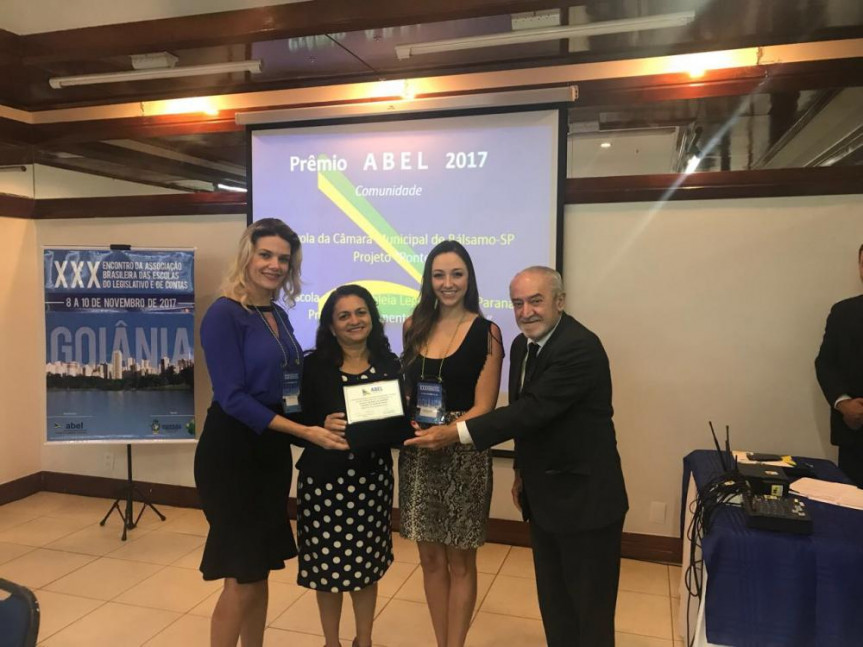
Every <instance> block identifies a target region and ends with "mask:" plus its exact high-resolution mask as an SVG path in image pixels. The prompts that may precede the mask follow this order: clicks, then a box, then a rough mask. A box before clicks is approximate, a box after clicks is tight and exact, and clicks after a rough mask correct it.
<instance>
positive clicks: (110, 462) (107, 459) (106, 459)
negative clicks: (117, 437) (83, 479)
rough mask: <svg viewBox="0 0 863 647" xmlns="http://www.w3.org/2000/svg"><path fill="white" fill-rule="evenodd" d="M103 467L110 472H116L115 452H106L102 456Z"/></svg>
mask: <svg viewBox="0 0 863 647" xmlns="http://www.w3.org/2000/svg"><path fill="white" fill-rule="evenodd" d="M102 467H103V468H104V469H105V470H106V471H108V472H113V471H114V452H105V455H104V456H102Z"/></svg>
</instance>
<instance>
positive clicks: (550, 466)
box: [467, 313, 628, 532]
mask: <svg viewBox="0 0 863 647" xmlns="http://www.w3.org/2000/svg"><path fill="white" fill-rule="evenodd" d="M526 352H527V339H526V338H525V336H524V335H519V336H518V337H516V339H515V340H514V341H513V343H512V348H511V351H510V362H511V363H510V374H509V396H510V404H509V406H506V407H502V408H500V409H496V410H495V411H491V412H489V413H487V414H485V415H482V416H479V417H477V418H473V419H471V420H469V421H468V423H467V426H468V431H469V432H470V435H471V438H472V439H473V441H474V444H475V445H476V447H477V448H478V449H486V448H488V447H490V446H492V445H496V444H498V443H500V442H503V441H505V440H508V439H510V438H515V454H516V465H517V467H518V468H519V469H520V470H521V476H522V480H523V483H524V494H525V496H526V498H527V503H528V507H529V510H530V514H531V521H532V522H533V523H536V524H537V525H539V527H540V528H542V529H543V530H546V531H549V532H577V531H581V530H590V529H596V528H601V527H604V526H607V525H609V524H611V523H613V522H615V521H619V520H621V519H622V518H623V516H624V515H625V514H626V510H627V508H628V502H627V498H626V488H625V486H624V483H623V472H622V470H621V467H620V457H619V456H618V454H617V441H616V440H615V434H614V423H612V421H611V416H612V413H613V411H612V407H611V373H610V371H609V368H608V357H607V356H606V354H605V350H604V349H603V347H602V343H601V342H600V341H599V338H598V337H597V336H596V335H595V334H593V333H592V332H591V331H589V330H588V329H587V328H585V327H584V326H582V325H581V324H580V323H579V322H577V321H576V320H575V319H573V318H572V317H570V316H569V315H567V314H566V313H564V314H563V316H562V318H561V320H560V323H559V324H558V326H557V329H556V330H555V331H554V333H553V334H552V335H551V337H550V338H549V339H548V341H547V342H546V344H545V345H544V346H543V348H542V350H541V352H540V353H539V355H538V356H537V358H536V363H535V365H534V370H533V376H532V378H531V380H530V381H529V383H527V384H525V386H524V389H523V390H522V391H521V394H519V382H520V380H521V369H522V363H523V360H524V357H525V353H526Z"/></svg>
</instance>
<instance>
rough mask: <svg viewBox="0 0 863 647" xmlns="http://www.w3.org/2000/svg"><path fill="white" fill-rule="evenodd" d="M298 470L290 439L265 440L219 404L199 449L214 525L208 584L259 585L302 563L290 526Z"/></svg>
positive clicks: (272, 434)
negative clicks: (289, 564)
mask: <svg viewBox="0 0 863 647" xmlns="http://www.w3.org/2000/svg"><path fill="white" fill-rule="evenodd" d="M292 469H293V461H292V457H291V444H290V438H289V437H288V436H287V435H286V434H282V433H279V432H276V431H272V430H269V429H268V430H266V431H264V432H263V433H262V434H260V435H259V434H257V433H255V431H254V430H252V429H250V428H249V427H247V426H246V425H244V424H242V423H241V422H240V421H238V420H237V419H235V418H232V417H231V416H229V415H228V414H226V413H225V412H224V411H223V410H222V408H221V407H220V406H219V405H218V404H217V403H215V402H214V403H213V405H212V406H211V407H210V409H209V411H208V412H207V420H206V422H205V423H204V431H203V432H202V433H201V438H200V440H199V441H198V447H197V450H196V451H195V485H196V486H197V488H198V494H199V495H200V497H201V505H202V507H203V508H204V514H205V515H206V517H207V521H208V522H209V524H210V532H209V534H208V535H207V543H206V545H205V546H204V557H203V559H202V560H201V572H202V573H203V574H204V579H205V580H217V579H221V578H224V577H232V578H235V579H236V580H237V581H238V582H240V583H244V584H245V583H250V582H258V581H261V580H265V579H267V576H268V575H269V573H270V571H272V570H279V569H282V568H284V567H285V560H286V559H291V558H293V557H296V555H297V545H296V543H295V542H294V535H293V532H292V531H291V526H290V522H289V521H288V493H289V490H290V487H291V472H292Z"/></svg>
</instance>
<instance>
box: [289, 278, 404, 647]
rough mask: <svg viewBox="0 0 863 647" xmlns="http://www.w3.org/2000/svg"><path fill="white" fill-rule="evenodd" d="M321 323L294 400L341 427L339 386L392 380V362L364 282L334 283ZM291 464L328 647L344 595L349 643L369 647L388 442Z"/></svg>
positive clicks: (333, 645) (386, 500)
mask: <svg viewBox="0 0 863 647" xmlns="http://www.w3.org/2000/svg"><path fill="white" fill-rule="evenodd" d="M320 322H321V323H320V326H319V327H318V331H317V338H316V344H315V346H316V348H315V351H314V352H313V353H311V354H310V355H309V356H308V357H306V360H305V364H304V371H303V380H302V389H301V393H300V401H301V403H302V407H303V415H304V417H305V418H306V419H308V420H315V421H316V424H321V425H323V426H325V427H326V428H327V429H329V430H331V431H335V432H339V433H343V432H344V429H345V417H344V410H345V402H344V394H343V391H342V387H344V386H345V385H348V384H358V383H361V382H367V381H374V380H377V379H384V378H393V377H396V376H397V375H398V373H399V364H398V359H397V358H396V356H395V355H393V353H392V351H390V344H389V341H388V340H387V338H386V336H385V335H384V330H383V324H382V323H381V320H380V315H379V313H378V309H377V304H376V303H375V301H374V298H373V297H372V295H371V294H370V293H369V292H368V291H367V290H366V289H365V288H362V287H360V286H358V285H343V286H341V287H339V288H336V290H334V291H333V292H332V294H331V295H330V296H329V298H328V299H327V301H326V303H325V304H324V307H323V309H322V310H321V319H320ZM297 469H298V471H299V477H298V479H297V508H298V510H297V513H298V514H297V539H298V544H299V573H298V576H297V583H298V584H299V585H300V586H304V587H306V588H309V589H314V590H315V591H316V595H317V602H318V608H319V609H320V613H321V624H322V625H323V630H324V637H325V639H326V641H327V642H326V646H327V647H338V645H339V620H340V618H341V612H342V597H343V596H342V594H343V593H345V592H348V593H350V595H351V600H352V602H353V608H354V616H355V617H356V631H357V637H356V638H355V639H354V643H353V644H354V646H355V647H368V646H370V645H371V644H372V638H371V636H372V621H373V619H374V611H375V602H376V599H377V581H378V580H379V579H380V578H381V577H383V575H384V573H386V571H387V569H388V568H389V566H390V564H391V563H392V561H393V551H392V534H391V531H390V516H391V513H392V504H393V461H392V454H391V452H390V448H389V447H386V446H382V447H376V448H371V449H363V450H359V449H357V450H353V451H350V452H330V451H327V450H324V449H320V448H318V447H315V446H310V447H307V448H305V449H304V450H303V455H302V457H301V458H300V460H299V461H298V463H297Z"/></svg>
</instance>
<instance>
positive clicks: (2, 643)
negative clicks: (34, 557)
mask: <svg viewBox="0 0 863 647" xmlns="http://www.w3.org/2000/svg"><path fill="white" fill-rule="evenodd" d="M38 635H39V602H37V601H36V596H35V595H33V593H32V592H31V591H30V589H28V588H25V587H23V586H21V585H19V584H15V583H14V582H10V581H9V580H4V579H2V578H0V647H35V645H36V638H37V637H38Z"/></svg>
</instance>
